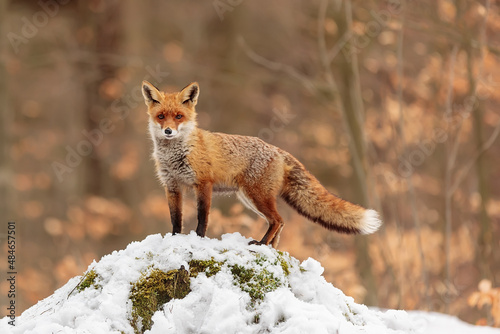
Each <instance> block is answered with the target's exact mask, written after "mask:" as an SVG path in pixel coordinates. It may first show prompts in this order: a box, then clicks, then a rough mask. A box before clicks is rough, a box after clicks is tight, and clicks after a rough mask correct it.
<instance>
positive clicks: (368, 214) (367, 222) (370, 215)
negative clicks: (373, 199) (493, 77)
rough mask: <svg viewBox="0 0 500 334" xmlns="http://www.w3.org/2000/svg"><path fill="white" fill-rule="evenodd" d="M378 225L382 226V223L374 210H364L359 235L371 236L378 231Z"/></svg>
mask: <svg viewBox="0 0 500 334" xmlns="http://www.w3.org/2000/svg"><path fill="white" fill-rule="evenodd" d="M380 225H382V221H381V220H380V217H379V215H378V212H377V211H375V210H366V211H365V214H364V216H363V220H362V221H361V234H372V233H374V232H376V231H377V230H378V229H379V227H380Z"/></svg>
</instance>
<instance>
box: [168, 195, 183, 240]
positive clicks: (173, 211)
mask: <svg viewBox="0 0 500 334" xmlns="http://www.w3.org/2000/svg"><path fill="white" fill-rule="evenodd" d="M165 193H166V194H167V199H168V208H169V209H170V220H171V221H172V234H177V233H181V231H182V192H181V190H180V189H178V188H174V187H172V189H170V190H169V189H168V188H165Z"/></svg>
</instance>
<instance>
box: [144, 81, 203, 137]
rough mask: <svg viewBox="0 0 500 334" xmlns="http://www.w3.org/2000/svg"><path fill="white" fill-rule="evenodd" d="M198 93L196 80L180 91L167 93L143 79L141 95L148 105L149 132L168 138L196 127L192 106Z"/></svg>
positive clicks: (181, 134) (185, 133)
mask: <svg viewBox="0 0 500 334" xmlns="http://www.w3.org/2000/svg"><path fill="white" fill-rule="evenodd" d="M199 94H200V87H199V86H198V83H197V82H192V83H190V84H189V85H187V86H186V87H184V88H183V89H182V90H181V91H180V92H177V93H171V94H168V93H164V92H160V90H159V89H158V88H156V87H155V86H153V85H152V84H151V83H149V82H147V81H143V82H142V95H143V96H144V102H145V103H146V105H147V106H148V114H149V129H150V131H151V134H152V135H153V136H154V137H156V138H165V139H169V140H170V139H174V138H178V137H183V136H186V135H188V134H189V133H190V132H191V131H192V130H193V129H194V128H195V127H196V111H195V108H194V107H195V106H196V104H197V103H198V95H199Z"/></svg>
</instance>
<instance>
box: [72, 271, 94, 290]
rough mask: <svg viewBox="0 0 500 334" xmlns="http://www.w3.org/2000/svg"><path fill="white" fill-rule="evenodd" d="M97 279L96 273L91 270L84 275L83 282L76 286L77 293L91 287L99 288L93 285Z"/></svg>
mask: <svg viewBox="0 0 500 334" xmlns="http://www.w3.org/2000/svg"><path fill="white" fill-rule="evenodd" d="M96 278H97V273H96V272H95V270H94V269H91V270H89V271H87V272H86V273H85V276H84V277H83V280H82V281H81V282H80V283H79V284H78V285H77V286H76V289H77V290H78V292H82V291H83V290H85V289H87V288H90V287H91V286H93V287H94V288H95V289H97V288H99V285H97V284H96V283H95V281H96Z"/></svg>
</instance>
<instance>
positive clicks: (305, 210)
mask: <svg viewBox="0 0 500 334" xmlns="http://www.w3.org/2000/svg"><path fill="white" fill-rule="evenodd" d="M285 164H286V170H285V175H284V185H283V189H282V191H281V198H283V200H284V201H285V202H287V203H288V205H290V206H291V207H293V208H294V209H295V210H297V212H298V213H300V214H301V215H302V216H304V217H306V218H308V219H309V220H311V221H313V222H315V223H318V224H320V225H321V226H323V227H325V228H327V229H329V230H335V231H337V232H342V233H353V234H357V233H360V234H371V233H373V232H375V231H377V230H378V228H379V227H380V225H381V224H382V222H381V221H380V219H379V215H378V213H377V212H376V211H375V210H370V209H365V208H363V207H362V206H359V205H356V204H353V203H351V202H348V201H345V200H343V199H341V198H340V197H337V196H335V195H333V194H331V193H330V192H328V190H326V189H325V188H324V187H323V186H322V185H321V184H320V183H319V181H318V180H317V179H316V178H315V177H314V176H313V175H312V174H311V173H309V172H308V171H307V170H306V168H305V167H304V166H303V165H302V164H301V163H300V162H299V161H298V160H297V159H295V158H294V157H293V156H291V155H289V154H288V155H287V156H286V157H285Z"/></svg>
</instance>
